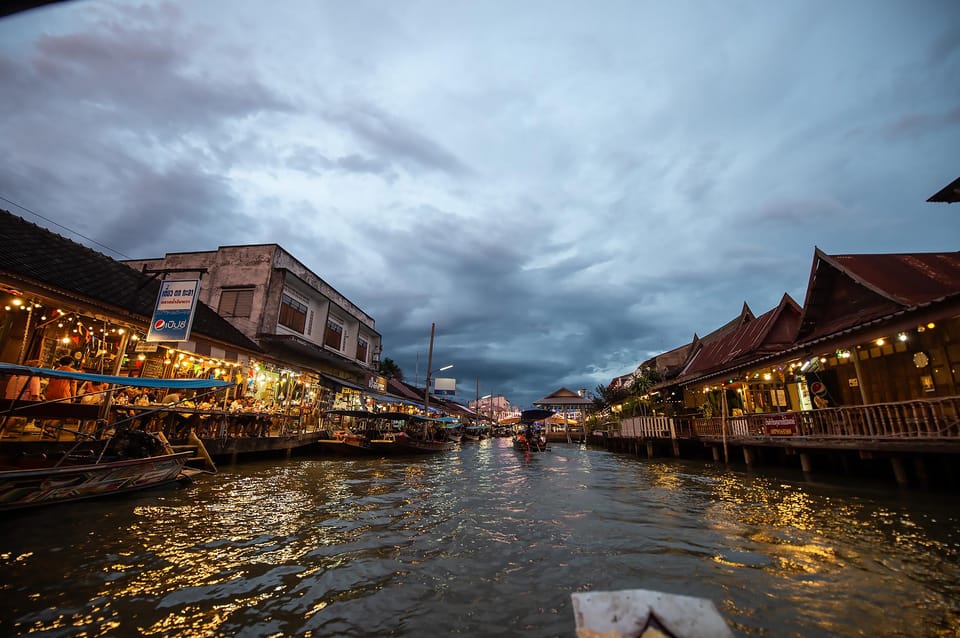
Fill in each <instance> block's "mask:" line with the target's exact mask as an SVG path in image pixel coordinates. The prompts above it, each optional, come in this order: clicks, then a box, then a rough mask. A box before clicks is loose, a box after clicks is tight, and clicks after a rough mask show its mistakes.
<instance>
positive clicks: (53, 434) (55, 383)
mask: <svg viewBox="0 0 960 638" xmlns="http://www.w3.org/2000/svg"><path fill="white" fill-rule="evenodd" d="M54 370H60V371H63V372H79V370H77V369H76V368H74V367H73V357H71V356H69V355H66V356H63V357H60V359H59V360H58V361H57V367H56V368H54ZM76 395H77V381H76V379H63V378H60V377H52V378H51V379H50V382H49V383H47V388H46V390H45V391H44V398H45V399H46V400H47V401H53V402H57V403H72V402H73V398H74V397H75V396H76ZM72 422H73V420H72V419H71V420H66V419H64V420H63V421H61V422H57V421H45V422H44V424H43V435H42V436H43V437H44V438H54V439H55V438H60V431H61V430H62V429H63V426H64V425H66V424H67V423H72Z"/></svg>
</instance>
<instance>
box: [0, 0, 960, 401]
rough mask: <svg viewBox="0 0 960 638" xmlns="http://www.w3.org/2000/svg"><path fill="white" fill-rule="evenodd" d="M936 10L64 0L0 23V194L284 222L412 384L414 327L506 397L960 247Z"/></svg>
mask: <svg viewBox="0 0 960 638" xmlns="http://www.w3.org/2000/svg"><path fill="white" fill-rule="evenodd" d="M958 25H960V3H958V2H956V1H954V0H942V1H940V2H924V1H909V2H908V1H906V0H904V1H900V2H897V1H889V2H876V1H873V0H866V1H856V0H844V1H843V2H836V1H835V0H824V1H818V0H798V1H790V0H778V1H777V2H767V1H764V0H753V1H749V2H740V1H735V0H725V1H724V2H712V1H708V0H701V1H699V2H677V1H672V0H671V1H669V2H668V1H657V2H648V1H642V0H629V1H625V2H614V1H610V0H599V1H596V0H594V1H589V2H587V1H582V2H581V1H563V0H560V1H556V0H549V1H544V2H538V1H533V0H522V1H520V2H517V1H514V0H503V1H499V0H475V1H473V2H467V1H465V2H443V1H440V0H436V1H428V2H417V1H403V2H386V1H378V2H363V1H357V0H350V1H349V2H344V1H340V0H337V1H332V0H331V1H323V0H303V1H293V0H283V1H282V2H269V3H264V2H245V1H240V0H224V1H222V2H215V1H210V0H204V1H203V2H196V1H194V0H182V1H174V2H147V3H142V4H141V3H136V2H108V1H101V0H75V1H73V2H68V3H64V4H55V5H51V6H49V7H45V8H40V9H35V10H31V11H27V12H25V13H20V14H16V15H14V16H10V17H6V18H4V19H2V20H0V113H2V114H3V115H2V117H0V140H2V143H0V197H3V198H4V199H6V200H9V201H2V200H0V207H3V208H6V209H8V210H10V211H12V212H14V213H16V214H19V215H21V216H23V217H25V218H26V219H28V220H30V221H33V222H36V223H39V224H41V225H44V226H49V227H51V228H52V229H53V230H55V231H56V232H59V233H60V234H63V235H66V236H68V237H71V238H73V239H76V240H78V241H81V242H82V243H85V244H87V245H89V246H91V247H93V248H96V249H97V250H99V251H101V252H104V253H106V254H109V255H111V256H113V257H117V258H123V257H130V258H145V257H158V256H162V255H164V254H165V253H167V252H179V251H191V250H211V249H215V248H216V247H217V246H220V245H231V244H253V243H278V244H280V245H281V246H283V247H284V248H285V249H286V250H288V251H289V252H291V253H292V254H293V255H294V256H296V257H297V258H298V259H300V260H301V261H302V262H303V263H304V264H306V265H307V266H308V267H309V268H311V269H312V270H313V271H314V272H316V273H317V274H318V275H319V276H320V277H321V278H323V279H324V280H326V281H327V282H328V283H329V284H331V285H332V286H333V287H335V288H336V289H337V290H339V291H340V292H341V293H343V294H344V295H345V296H347V297H348V298H349V299H350V300H351V301H353V302H354V303H356V304H357V305H359V306H360V307H361V308H362V309H364V310H365V311H366V312H367V313H369V314H370V315H372V316H373V317H374V319H375V320H376V328H377V330H378V331H379V332H380V333H381V334H382V335H383V342H384V353H383V356H385V357H390V358H391V359H393V360H395V361H396V362H397V363H398V364H399V365H400V366H401V367H402V368H403V370H404V373H405V377H406V378H407V379H408V380H410V381H414V380H416V379H419V381H420V383H423V378H424V376H425V369H426V358H427V349H428V345H429V337H430V325H431V323H435V324H436V339H435V345H434V369H436V368H439V367H440V366H443V365H446V364H453V365H454V368H453V369H451V370H450V371H448V372H447V373H444V374H445V375H446V374H449V375H451V376H455V377H456V378H457V379H458V394H459V396H460V397H461V398H464V399H470V398H472V397H473V396H474V395H475V393H476V384H477V379H479V385H480V393H481V394H487V393H498V394H503V395H505V396H506V397H507V398H508V399H510V400H511V401H512V402H513V403H514V404H517V405H520V406H521V407H528V406H529V405H530V404H531V403H532V402H533V401H535V400H536V399H539V398H540V397H543V396H545V395H546V394H548V393H550V392H552V391H554V390H556V389H557V388H559V387H561V386H565V387H568V388H570V389H573V390H576V389H579V388H587V389H588V390H593V389H594V388H596V386H597V385H598V384H601V383H602V384H606V383H609V381H610V380H611V379H612V378H613V377H615V376H617V375H620V374H625V373H627V372H630V371H632V370H633V369H634V368H636V366H637V365H638V364H639V363H640V362H642V361H644V360H646V359H648V358H649V357H651V356H653V355H656V354H658V353H661V352H664V351H667V350H670V349H673V348H675V347H677V346H680V345H682V344H684V343H688V342H689V341H690V339H691V338H692V337H693V335H694V333H697V334H700V335H704V334H707V333H709V332H711V331H712V330H714V329H716V328H718V327H719V326H721V325H722V324H724V323H726V322H727V321H729V320H730V319H732V318H733V317H735V316H736V315H737V314H739V312H740V309H741V307H742V305H743V303H744V302H746V303H747V304H748V305H749V306H750V308H751V309H752V310H753V311H754V313H756V314H761V313H763V312H766V311H767V310H769V309H771V308H772V307H774V306H775V305H776V304H777V303H778V302H779V300H780V298H781V297H782V295H783V294H784V293H787V294H790V295H791V296H792V297H793V298H794V299H795V300H796V301H797V302H798V303H800V304H802V303H803V299H804V296H805V293H806V286H807V280H808V277H809V274H810V266H811V263H812V259H813V253H814V248H815V247H820V248H821V249H822V250H824V251H826V252H827V253H830V254H846V253H877V252H880V253H896V252H930V251H955V250H958V249H960V205H946V204H930V203H926V201H925V200H926V199H927V198H928V197H929V196H930V195H932V194H933V193H935V192H936V191H938V190H939V189H940V188H942V187H943V186H945V185H946V184H947V183H948V182H950V181H951V180H953V179H954V178H956V177H957V176H958V175H960V161H958V160H960V29H958V28H957V26H958ZM10 201H12V202H15V203H16V204H19V205H22V206H25V207H26V208H28V209H29V210H30V211H33V212H35V213H39V214H41V215H43V216H44V217H46V218H48V219H50V220H53V221H54V222H56V223H59V224H62V225H63V226H66V227H67V228H69V229H70V230H71V231H74V232H75V233H78V234H79V235H82V236H83V237H86V238H89V239H84V238H83V237H81V236H78V235H76V234H71V233H69V232H67V231H66V230H64V229H63V228H60V227H57V226H55V225H53V224H52V223H51V222H49V221H45V220H43V219H40V218H38V217H36V216H35V215H32V214H30V213H28V212H26V211H24V210H23V209H21V208H18V207H17V206H14V205H12V204H10V203H9V202H10ZM93 242H95V243H93ZM104 246H106V247H109V249H111V250H107V249H106V248H104Z"/></svg>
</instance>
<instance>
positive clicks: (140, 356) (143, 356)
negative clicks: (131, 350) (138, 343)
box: [137, 352, 147, 361]
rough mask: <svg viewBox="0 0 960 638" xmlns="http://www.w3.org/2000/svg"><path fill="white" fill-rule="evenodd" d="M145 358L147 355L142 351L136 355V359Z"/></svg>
mask: <svg viewBox="0 0 960 638" xmlns="http://www.w3.org/2000/svg"><path fill="white" fill-rule="evenodd" d="M146 358H147V355H145V354H143V353H142V352H141V353H140V354H138V355H137V359H140V360H141V361H143V360H144V359H146Z"/></svg>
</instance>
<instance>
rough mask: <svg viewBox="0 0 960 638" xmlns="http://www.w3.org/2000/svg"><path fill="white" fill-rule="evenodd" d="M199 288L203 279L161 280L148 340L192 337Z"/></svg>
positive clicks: (174, 339)
mask: <svg viewBox="0 0 960 638" xmlns="http://www.w3.org/2000/svg"><path fill="white" fill-rule="evenodd" d="M199 292H200V280H199V279H178V280H169V279H168V280H164V281H162V282H160V292H159V294H157V305H156V307H155V308H154V311H153V318H152V319H151V321H150V330H149V331H148V332H147V339H146V340H147V341H187V340H189V338H190V327H191V326H192V325H193V314H194V312H195V310H196V308H197V298H198V297H199V296H200V295H199Z"/></svg>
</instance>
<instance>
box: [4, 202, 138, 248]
mask: <svg viewBox="0 0 960 638" xmlns="http://www.w3.org/2000/svg"><path fill="white" fill-rule="evenodd" d="M0 200H2V201H5V202H7V203H8V204H13V205H14V206H16V207H17V208H20V209H23V210H25V211H27V212H28V213H30V214H31V215H35V216H37V217H39V218H40V219H42V220H44V221H47V222H50V223H51V224H53V225H54V226H59V227H60V228H62V229H64V230H65V231H67V232H69V233H72V234H74V235H76V236H77V237H83V238H84V239H86V240H87V241H89V242H91V243H94V244H96V245H97V246H100V247H101V248H104V249H106V250H109V251H110V252H112V253H115V254H117V255H120V256H121V257H125V258H127V259H133V257H131V256H130V255H125V254H123V253H122V252H120V251H119V250H115V249H113V248H110V246H107V245H104V244H101V243H100V242H98V241H97V240H96V239H91V238H90V237H87V236H86V235H83V234H81V233H78V232H77V231H75V230H73V229H72V228H67V227H66V226H64V225H63V224H61V223H59V222H56V221H54V220H52V219H50V218H49V217H44V216H43V215H41V214H40V213H38V212H36V211H32V210H30V209H29V208H27V207H26V206H24V205H22V204H18V203H17V202H15V201H13V200H9V199H7V198H6V197H4V196H3V195H0Z"/></svg>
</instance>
